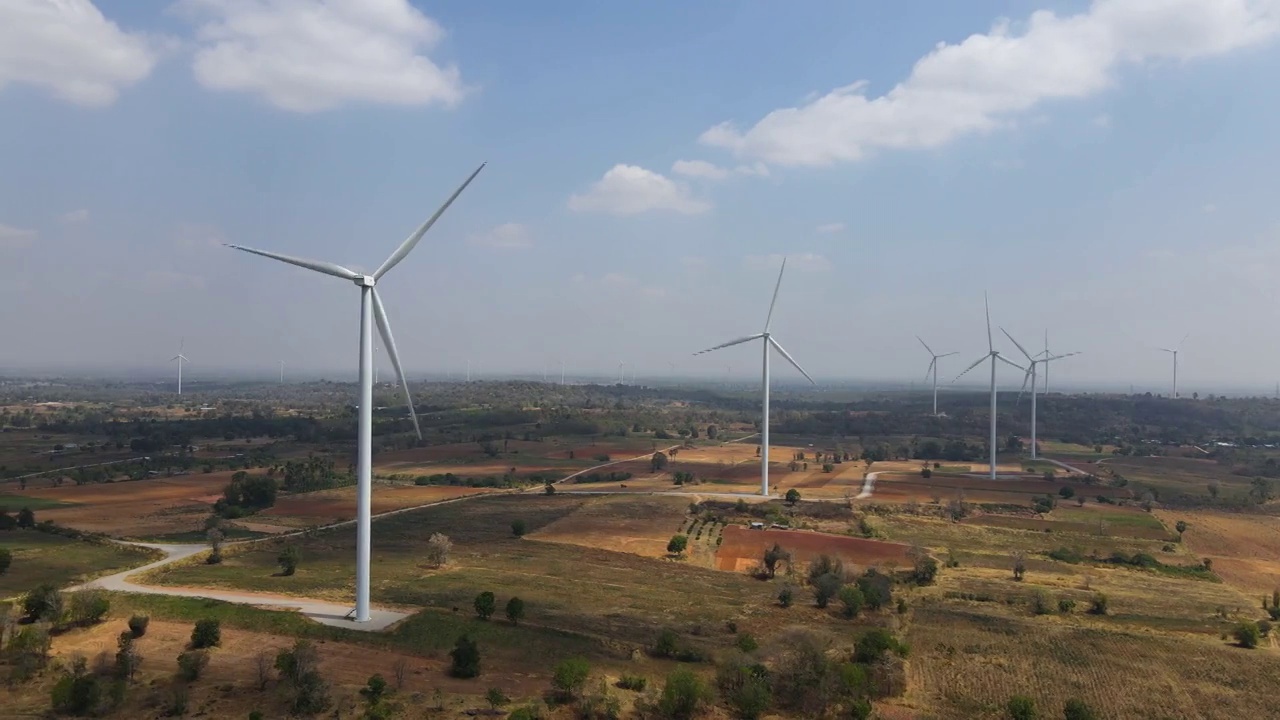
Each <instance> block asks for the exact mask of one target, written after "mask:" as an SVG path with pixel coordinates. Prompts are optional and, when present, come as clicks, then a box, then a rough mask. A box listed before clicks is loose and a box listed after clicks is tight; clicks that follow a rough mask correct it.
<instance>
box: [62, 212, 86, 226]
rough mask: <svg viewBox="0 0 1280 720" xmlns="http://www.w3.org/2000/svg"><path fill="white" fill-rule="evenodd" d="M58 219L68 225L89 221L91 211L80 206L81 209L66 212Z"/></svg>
mask: <svg viewBox="0 0 1280 720" xmlns="http://www.w3.org/2000/svg"><path fill="white" fill-rule="evenodd" d="M58 220H60V221H61V222H63V223H64V224H67V225H79V224H80V223H82V222H88V220H89V211H88V210H87V209H85V208H80V209H79V210H72V211H70V212H65V213H63V214H62V217H60V218H58Z"/></svg>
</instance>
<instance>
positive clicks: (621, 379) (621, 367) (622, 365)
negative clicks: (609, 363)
mask: <svg viewBox="0 0 1280 720" xmlns="http://www.w3.org/2000/svg"><path fill="white" fill-rule="evenodd" d="M618 384H619V385H626V384H627V363H626V362H625V361H623V360H619V361H618Z"/></svg>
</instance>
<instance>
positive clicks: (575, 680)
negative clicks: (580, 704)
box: [551, 658, 591, 700]
mask: <svg viewBox="0 0 1280 720" xmlns="http://www.w3.org/2000/svg"><path fill="white" fill-rule="evenodd" d="M590 674H591V666H590V665H588V664H587V661H586V660H583V659H582V658H572V659H569V660H563V661H561V662H560V663H559V664H557V665H556V667H555V670H553V671H552V674H551V686H552V687H554V688H555V689H556V693H557V694H558V695H559V696H560V697H561V698H563V699H565V700H573V699H574V698H577V697H578V696H579V695H581V694H582V688H583V686H584V685H586V683H587V676H589V675H590Z"/></svg>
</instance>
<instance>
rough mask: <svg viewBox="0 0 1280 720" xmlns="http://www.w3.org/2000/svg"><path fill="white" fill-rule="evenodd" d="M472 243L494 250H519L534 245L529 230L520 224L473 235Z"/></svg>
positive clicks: (503, 226) (507, 224) (498, 227)
mask: <svg viewBox="0 0 1280 720" xmlns="http://www.w3.org/2000/svg"><path fill="white" fill-rule="evenodd" d="M470 242H471V243H472V244H474V245H485V246H488V247H493V248H504V249H517V248H527V247H529V246H531V245H533V238H532V237H530V235H529V228H527V227H525V226H524V225H521V224H520V223H512V222H509V223H503V224H501V225H499V226H497V227H495V228H493V229H492V230H489V231H488V232H484V233H481V234H479V235H473V236H472V237H471V238H470Z"/></svg>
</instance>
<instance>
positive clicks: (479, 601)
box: [472, 590, 498, 620]
mask: <svg viewBox="0 0 1280 720" xmlns="http://www.w3.org/2000/svg"><path fill="white" fill-rule="evenodd" d="M472 605H474V606H475V609H476V615H477V616H479V618H480V619H481V620H488V619H489V616H490V615H493V611H494V610H497V609H498V600H497V598H495V597H494V595H493V593H491V592H489V591H488V590H485V591H484V592H482V593H480V594H479V595H477V596H476V599H475V602H473V603H472Z"/></svg>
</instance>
